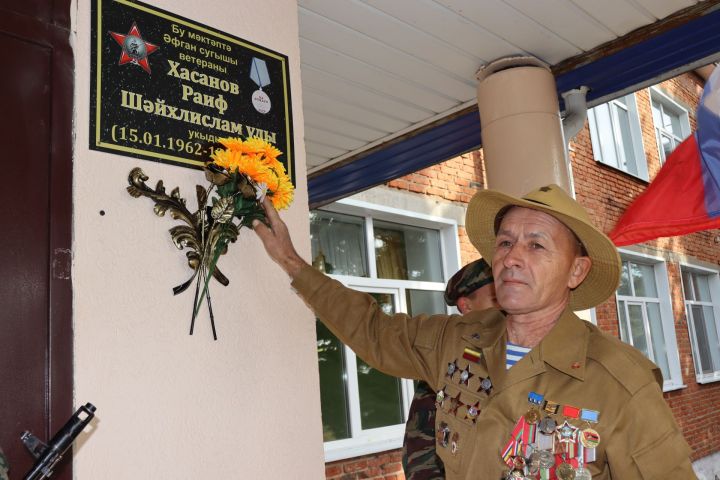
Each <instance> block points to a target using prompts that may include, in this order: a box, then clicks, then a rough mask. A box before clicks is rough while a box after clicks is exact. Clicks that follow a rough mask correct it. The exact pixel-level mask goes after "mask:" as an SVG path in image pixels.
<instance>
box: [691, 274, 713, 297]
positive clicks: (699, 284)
mask: <svg viewBox="0 0 720 480" xmlns="http://www.w3.org/2000/svg"><path fill="white" fill-rule="evenodd" d="M693 284H694V286H695V299H696V300H697V301H699V302H710V301H711V300H710V285H709V283H708V276H707V275H693Z"/></svg>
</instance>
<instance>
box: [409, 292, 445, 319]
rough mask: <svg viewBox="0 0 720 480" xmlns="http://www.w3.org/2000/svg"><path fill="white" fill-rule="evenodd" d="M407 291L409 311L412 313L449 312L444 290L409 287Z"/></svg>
mask: <svg viewBox="0 0 720 480" xmlns="http://www.w3.org/2000/svg"><path fill="white" fill-rule="evenodd" d="M405 292H406V293H405V295H406V300H407V308H408V313H409V314H410V315H419V314H421V313H429V314H434V313H445V312H447V307H446V306H445V297H444V295H443V292H438V291H433V290H412V289H409V288H408V289H407V290H406V291H405Z"/></svg>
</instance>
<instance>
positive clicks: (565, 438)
mask: <svg viewBox="0 0 720 480" xmlns="http://www.w3.org/2000/svg"><path fill="white" fill-rule="evenodd" d="M578 430H579V429H578V428H577V427H573V426H572V425H571V424H569V423H568V421H567V420H565V421H564V422H563V424H562V425H560V426H559V427H558V428H557V431H556V433H555V435H556V436H557V439H558V442H560V443H573V442H575V435H576V434H577V431H578Z"/></svg>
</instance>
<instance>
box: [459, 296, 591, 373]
mask: <svg viewBox="0 0 720 480" xmlns="http://www.w3.org/2000/svg"><path fill="white" fill-rule="evenodd" d="M495 315H498V316H501V318H497V317H496V316H495ZM495 315H493V316H492V317H485V318H483V321H481V322H479V325H477V328H476V330H475V333H473V334H470V335H463V339H464V340H465V341H467V342H468V343H470V344H471V345H474V346H475V347H478V348H482V349H487V348H490V347H496V346H497V345H496V344H497V342H498V341H499V340H500V339H502V338H505V337H504V334H505V330H506V328H507V324H506V320H505V316H504V315H503V314H502V312H500V311H499V310H496V311H495ZM589 336H590V332H589V330H588V329H587V328H585V326H584V324H583V321H582V320H580V319H579V318H578V317H577V316H576V315H575V314H574V313H573V312H571V311H570V310H567V309H566V310H565V311H564V312H563V313H562V314H561V315H560V319H558V321H557V323H556V324H555V326H554V327H553V328H552V329H551V330H550V332H549V333H548V334H547V335H546V336H545V338H543V339H542V341H541V342H540V344H539V345H538V346H537V347H536V348H535V349H533V350H539V352H537V353H539V355H540V360H541V361H542V362H544V363H546V364H548V365H550V366H551V367H553V368H554V369H556V370H559V371H561V372H563V373H564V374H566V375H569V376H571V377H573V378H577V379H578V380H584V379H585V363H586V361H587V346H588V340H589ZM498 347H499V346H498ZM502 351H503V352H504V345H502ZM535 358H537V357H535ZM501 360H502V364H503V366H504V365H505V359H504V358H503V359H501Z"/></svg>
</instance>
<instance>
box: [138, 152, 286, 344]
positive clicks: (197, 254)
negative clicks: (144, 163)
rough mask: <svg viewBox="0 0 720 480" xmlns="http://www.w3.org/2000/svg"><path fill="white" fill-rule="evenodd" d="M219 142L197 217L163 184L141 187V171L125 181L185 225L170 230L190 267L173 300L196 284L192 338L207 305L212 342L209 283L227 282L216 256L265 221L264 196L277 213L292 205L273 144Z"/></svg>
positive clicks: (208, 167)
mask: <svg viewBox="0 0 720 480" xmlns="http://www.w3.org/2000/svg"><path fill="white" fill-rule="evenodd" d="M219 143H220V144H221V145H222V146H223V147H224V148H217V149H214V150H213V153H212V155H211V156H210V158H211V159H212V161H211V162H208V163H207V164H206V165H205V178H207V180H208V181H209V182H210V185H209V186H208V187H207V188H203V187H201V186H199V185H198V186H197V188H196V194H197V202H198V210H197V211H196V212H195V213H191V212H190V211H189V210H188V209H187V207H186V204H185V200H184V199H183V198H181V197H180V192H179V189H177V188H176V189H174V190H173V191H172V192H171V193H170V195H167V193H166V192H165V187H164V185H163V182H162V180H160V181H159V182H158V183H157V186H156V187H155V188H154V189H152V188H150V187H148V186H147V185H146V184H145V181H146V180H147V179H148V177H147V176H146V175H145V174H144V173H143V171H142V170H141V169H139V168H135V169H133V170H132V172H130V176H129V178H128V182H129V183H130V186H129V187H128V192H129V193H130V195H132V196H133V197H140V196H145V197H149V198H151V199H153V200H154V201H155V213H156V214H157V215H159V216H163V215H165V212H167V211H170V214H171V216H172V217H173V218H174V219H177V220H182V221H183V222H185V224H186V225H178V226H175V227H173V228H171V229H170V234H171V235H172V239H173V242H174V243H175V245H176V246H177V247H178V248H179V249H185V248H187V249H188V251H187V252H186V256H187V259H188V265H189V266H190V268H192V269H193V271H194V272H193V275H192V277H190V279H188V280H187V281H186V282H185V283H183V284H182V285H178V286H177V287H175V288H173V292H174V293H175V295H177V294H179V293H182V292H184V291H185V290H187V288H188V287H189V286H190V285H191V284H192V282H193V281H195V282H196V287H195V300H194V301H193V305H194V307H193V313H192V320H191V323H190V334H191V335H192V333H193V330H194V328H195V318H196V317H197V314H198V311H199V310H200V307H201V306H202V304H203V301H204V300H207V305H208V311H209V313H210V324H211V326H212V332H213V337H214V338H215V339H216V340H217V333H216V331H215V320H214V316H213V312H212V304H211V302H210V293H209V283H210V278H215V279H216V280H217V281H218V282H220V283H221V284H223V285H226V286H227V285H228V284H229V283H230V281H229V280H228V279H227V277H225V275H223V274H222V272H220V270H219V269H218V268H217V262H218V259H219V257H220V256H221V255H223V254H225V253H226V252H227V250H228V244H229V243H230V242H234V241H236V240H237V237H238V235H239V232H240V229H241V228H242V227H252V222H253V221H254V220H256V219H259V220H262V221H265V210H264V209H263V207H262V202H263V200H264V199H265V197H267V198H269V199H270V201H271V202H272V204H273V206H274V207H275V208H276V209H277V210H282V209H284V208H287V207H288V206H289V205H290V203H291V202H292V200H293V193H294V187H293V184H292V181H291V180H290V178H289V176H288V174H287V172H286V171H285V166H284V165H283V164H282V163H281V162H280V161H279V160H278V157H279V156H280V155H282V152H281V151H280V150H278V149H277V148H275V147H274V146H273V145H271V144H270V143H268V142H266V141H264V140H262V139H260V138H248V139H246V140H241V139H239V138H222V139H220V140H219ZM208 199H209V200H210V204H209V205H208Z"/></svg>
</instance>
